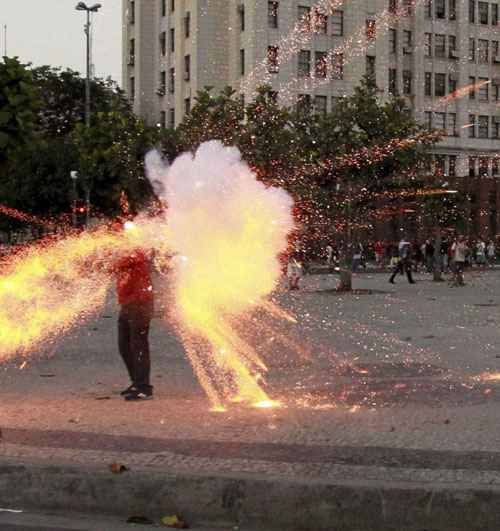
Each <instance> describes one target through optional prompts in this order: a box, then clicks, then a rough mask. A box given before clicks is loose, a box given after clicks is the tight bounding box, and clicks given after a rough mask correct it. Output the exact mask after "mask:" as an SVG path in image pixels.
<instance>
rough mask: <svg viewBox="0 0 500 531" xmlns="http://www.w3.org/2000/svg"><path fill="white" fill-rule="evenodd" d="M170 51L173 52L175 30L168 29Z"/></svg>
mask: <svg viewBox="0 0 500 531" xmlns="http://www.w3.org/2000/svg"><path fill="white" fill-rule="evenodd" d="M170 51H171V52H175V29H174V28H170Z"/></svg>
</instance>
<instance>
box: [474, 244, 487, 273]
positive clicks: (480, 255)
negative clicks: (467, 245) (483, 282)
mask: <svg viewBox="0 0 500 531" xmlns="http://www.w3.org/2000/svg"><path fill="white" fill-rule="evenodd" d="M476 264H477V265H478V266H481V267H484V266H485V265H486V244H485V243H484V242H483V240H482V239H481V238H479V240H477V243H476Z"/></svg>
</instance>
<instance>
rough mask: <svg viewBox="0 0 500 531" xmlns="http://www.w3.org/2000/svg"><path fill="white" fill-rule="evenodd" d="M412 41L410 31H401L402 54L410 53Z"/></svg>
mask: <svg viewBox="0 0 500 531" xmlns="http://www.w3.org/2000/svg"><path fill="white" fill-rule="evenodd" d="M412 46H413V39H412V33H411V31H410V30H404V31H403V53H410V52H411V51H412Z"/></svg>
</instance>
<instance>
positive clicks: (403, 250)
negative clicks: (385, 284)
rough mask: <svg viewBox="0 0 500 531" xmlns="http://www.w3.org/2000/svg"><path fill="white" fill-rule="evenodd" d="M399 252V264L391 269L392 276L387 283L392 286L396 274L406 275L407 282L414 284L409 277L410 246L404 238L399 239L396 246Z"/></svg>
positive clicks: (410, 276)
mask: <svg viewBox="0 0 500 531" xmlns="http://www.w3.org/2000/svg"><path fill="white" fill-rule="evenodd" d="M398 252H399V262H398V263H397V265H396V267H395V268H394V269H393V271H392V274H391V276H390V278H389V282H390V283H391V284H394V279H395V278H396V275H397V274H398V273H401V274H403V272H404V273H406V277H407V278H408V282H409V283H410V284H415V281H414V280H413V277H412V275H411V244H410V242H409V241H408V240H407V239H406V238H404V237H403V238H401V241H400V242H399V246H398Z"/></svg>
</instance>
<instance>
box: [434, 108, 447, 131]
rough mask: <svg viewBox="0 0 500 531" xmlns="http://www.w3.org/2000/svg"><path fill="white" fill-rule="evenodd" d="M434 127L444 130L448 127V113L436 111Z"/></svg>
mask: <svg viewBox="0 0 500 531" xmlns="http://www.w3.org/2000/svg"><path fill="white" fill-rule="evenodd" d="M434 127H435V128H436V129H440V130H444V129H445V128H446V113H444V112H435V113H434Z"/></svg>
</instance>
